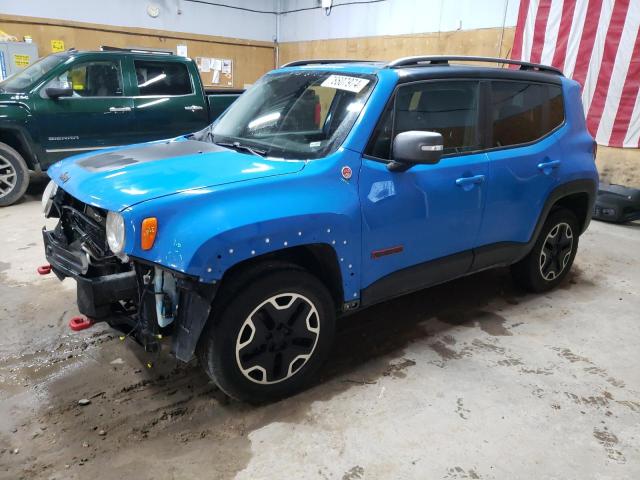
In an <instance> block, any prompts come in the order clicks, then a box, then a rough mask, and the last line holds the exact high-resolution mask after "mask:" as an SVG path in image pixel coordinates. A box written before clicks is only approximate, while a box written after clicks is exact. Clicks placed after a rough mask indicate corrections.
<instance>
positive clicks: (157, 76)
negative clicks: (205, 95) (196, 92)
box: [134, 60, 193, 96]
mask: <svg viewBox="0 0 640 480" xmlns="http://www.w3.org/2000/svg"><path fill="white" fill-rule="evenodd" d="M134 65H135V69H136V79H137V83H138V91H139V95H141V96H155V95H188V94H190V93H193V88H192V86H191V78H190V77H189V71H188V70H187V66H186V65H185V64H183V63H178V62H162V61H152V60H134Z"/></svg>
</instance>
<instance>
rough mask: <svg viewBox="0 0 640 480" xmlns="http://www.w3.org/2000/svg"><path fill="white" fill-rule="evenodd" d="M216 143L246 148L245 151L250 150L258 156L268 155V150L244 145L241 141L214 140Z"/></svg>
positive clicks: (236, 148)
mask: <svg viewBox="0 0 640 480" xmlns="http://www.w3.org/2000/svg"><path fill="white" fill-rule="evenodd" d="M213 143H215V144H216V145H220V146H221V147H227V148H231V149H233V150H244V151H245V152H249V153H251V154H252V155H255V156H256V157H265V156H266V155H267V151H266V150H260V149H258V148H253V147H250V146H249V145H243V144H241V143H240V142H213Z"/></svg>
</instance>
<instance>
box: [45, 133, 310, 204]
mask: <svg viewBox="0 0 640 480" xmlns="http://www.w3.org/2000/svg"><path fill="white" fill-rule="evenodd" d="M304 166H305V162H304V161H284V160H279V159H269V158H261V157H258V156H255V155H251V154H248V153H246V154H245V153H240V152H236V151H234V150H230V149H227V148H223V147H219V146H217V145H215V144H212V143H209V142H200V141H196V140H187V139H184V138H180V139H178V140H172V141H162V142H154V143H148V144H143V145H134V146H129V147H124V148H117V149H110V150H108V151H102V152H100V153H89V154H83V155H77V156H74V157H70V158H67V159H65V160H62V161H61V162H58V163H56V164H55V165H53V166H52V167H50V168H49V170H48V172H47V173H48V174H49V176H50V177H51V178H52V179H53V181H54V182H56V183H57V184H58V185H59V186H60V187H61V188H63V189H64V190H65V191H66V192H67V193H69V194H70V195H72V196H73V197H75V198H77V199H79V200H81V201H83V202H85V203H88V204H90V205H94V206H96V207H100V208H105V209H107V210H112V211H120V210H123V209H125V208H127V207H130V206H132V205H135V204H137V203H140V202H144V201H146V200H151V199H153V198H158V197H162V196H165V195H171V194H173V193H177V192H183V191H185V190H193V189H199V188H205V187H214V186H218V185H225V184H228V183H234V182H242V181H246V180H254V179H258V178H265V177H272V176H276V175H286V174H289V173H296V172H299V171H300V170H302V169H303V168H304Z"/></svg>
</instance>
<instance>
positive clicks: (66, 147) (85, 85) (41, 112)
mask: <svg viewBox="0 0 640 480" xmlns="http://www.w3.org/2000/svg"><path fill="white" fill-rule="evenodd" d="M48 87H58V88H68V87H71V88H72V90H73V95H72V96H70V97H60V98H58V99H52V98H49V97H48V96H47V94H46V89H47V88H48ZM34 109H35V112H36V115H35V116H34V120H35V122H36V124H37V125H38V134H39V136H40V142H41V145H42V146H43V148H44V150H45V152H46V154H47V155H46V160H45V161H44V162H41V163H43V166H44V167H47V166H48V165H51V164H52V163H54V162H56V161H58V160H60V159H62V158H65V157H68V156H70V155H73V154H76V153H80V152H83V151H88V150H96V149H100V148H106V147H110V146H116V145H126V144H129V143H131V141H132V138H133V137H132V135H131V127H132V120H133V100H132V98H131V97H129V96H126V95H125V85H124V77H123V66H122V62H121V60H120V58H117V57H116V58H104V57H103V58H102V59H100V60H86V61H84V60H83V61H78V62H75V63H73V64H71V66H70V67H69V68H68V69H67V70H66V71H64V72H63V73H61V74H59V75H58V76H57V77H55V78H54V79H52V80H50V81H49V82H48V83H47V84H46V85H44V87H43V88H41V89H40V91H39V94H38V95H37V96H36V97H35V98H34Z"/></svg>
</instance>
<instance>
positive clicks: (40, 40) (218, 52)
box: [0, 15, 275, 88]
mask: <svg viewBox="0 0 640 480" xmlns="http://www.w3.org/2000/svg"><path fill="white" fill-rule="evenodd" d="M0 30H4V31H5V32H7V33H10V34H11V35H15V36H16V37H18V39H19V40H22V38H23V37H24V36H25V35H31V37H32V38H33V41H34V43H36V44H37V45H38V51H39V54H40V56H45V55H48V54H49V53H51V40H63V41H64V44H65V48H71V47H74V48H77V49H78V50H96V49H98V48H99V47H100V46H101V45H109V46H113V47H146V48H158V49H166V50H171V51H173V52H175V51H176V46H177V45H178V44H183V45H187V48H188V53H189V56H190V57H191V58H195V57H216V58H230V59H232V60H233V83H234V84H233V87H234V88H243V86H244V85H245V84H247V83H253V82H255V81H256V80H257V79H258V78H259V77H260V76H262V75H263V74H264V73H266V72H268V71H269V70H271V69H273V68H274V66H275V46H274V44H273V43H270V42H257V41H248V40H241V39H233V38H226V37H216V36H208V35H197V34H189V33H178V32H166V31H157V30H149V29H141V28H128V27H115V26H106V25H97V24H90V23H80V22H67V21H62V20H60V21H59V20H50V19H39V18H32V17H19V16H10V15H0ZM211 75H212V74H208V73H204V74H203V75H202V76H203V81H204V83H205V85H207V86H210V85H211Z"/></svg>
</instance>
